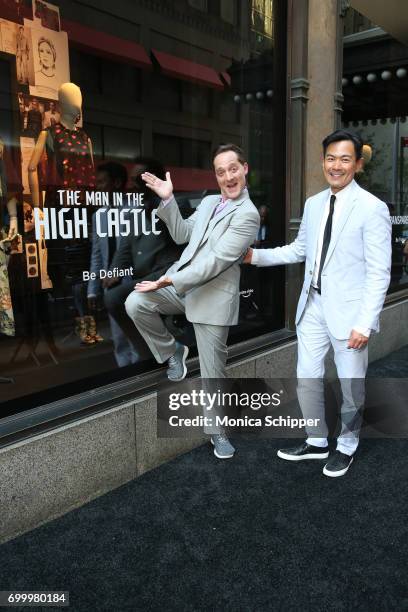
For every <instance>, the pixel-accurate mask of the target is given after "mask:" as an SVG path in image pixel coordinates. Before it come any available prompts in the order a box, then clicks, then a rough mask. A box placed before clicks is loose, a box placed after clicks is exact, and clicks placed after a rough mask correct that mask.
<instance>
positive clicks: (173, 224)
mask: <svg viewBox="0 0 408 612" xmlns="http://www.w3.org/2000/svg"><path fill="white" fill-rule="evenodd" d="M213 164H214V171H215V176H216V179H217V182H218V185H219V187H220V191H221V194H220V195H213V196H207V197H205V198H204V199H203V200H202V202H201V204H200V205H199V207H198V208H197V210H196V211H195V212H194V214H193V215H191V217H189V218H188V219H183V217H182V216H181V214H180V211H179V208H178V206H177V202H176V201H175V199H174V196H173V185H172V182H171V179H170V173H168V172H167V173H166V180H164V181H163V180H161V179H159V178H158V177H157V176H154V175H153V174H151V173H149V172H145V173H144V174H142V179H143V180H144V181H145V182H146V185H147V186H148V187H149V188H150V189H151V190H152V191H153V192H154V193H156V194H157V195H158V196H159V197H160V198H161V200H162V201H161V203H160V205H159V207H158V209H157V216H158V217H160V219H162V220H163V221H164V222H165V223H166V225H167V227H168V229H169V231H170V234H171V236H172V238H173V240H174V241H175V242H176V243H177V244H186V245H187V246H186V248H185V249H184V251H183V253H182V254H181V257H180V259H179V260H178V261H176V262H175V263H174V264H173V266H171V268H170V269H169V270H168V271H167V272H166V274H165V275H164V276H162V277H161V278H160V279H159V280H158V281H144V282H142V283H138V284H136V291H133V293H131V294H130V295H129V297H128V298H127V300H126V303H125V307H126V311H127V313H128V315H129V316H130V318H131V319H132V320H133V322H134V324H135V325H136V327H137V329H138V330H139V332H140V333H141V334H142V336H143V337H144V339H145V340H146V343H147V344H148V346H149V347H150V350H151V351H152V353H153V355H154V357H155V359H156V360H157V361H158V362H159V363H164V362H165V361H167V362H168V366H169V367H168V370H167V375H168V377H169V379H170V380H173V381H177V380H182V379H183V378H184V377H185V375H186V372H187V369H186V365H185V361H186V357H187V354H188V348H187V347H186V346H179V347H177V346H176V342H175V339H174V338H173V336H172V335H171V334H170V332H169V331H168V330H167V328H166V327H165V325H164V323H163V321H162V319H161V317H160V314H181V313H185V314H186V317H187V319H188V320H189V321H191V322H192V323H193V325H194V332H195V336H196V341H197V349H198V356H199V360H200V371H201V376H202V378H204V379H205V378H224V377H225V376H226V371H225V366H226V361H227V337H228V331H229V326H230V325H236V324H237V323H238V310H239V278H240V266H239V264H240V261H241V259H242V255H243V254H244V253H245V252H246V250H247V249H248V247H249V246H250V245H251V244H252V243H253V242H254V241H255V238H256V236H257V232H258V229H259V213H258V211H257V209H256V208H255V206H254V204H253V203H252V202H251V200H250V197H249V194H248V190H247V188H246V175H247V172H248V165H247V162H246V161H245V158H244V154H243V152H242V150H241V149H240V148H239V147H238V146H236V145H234V144H228V145H221V146H220V147H218V149H217V150H216V151H215V153H214V156H213ZM212 442H213V444H214V454H215V455H216V457H218V458H219V459H227V458H230V457H232V456H233V454H234V451H235V449H234V447H233V446H232V444H231V443H230V442H229V440H228V438H227V437H226V436H225V434H224V433H223V432H219V433H215V434H214V435H213V436H212Z"/></svg>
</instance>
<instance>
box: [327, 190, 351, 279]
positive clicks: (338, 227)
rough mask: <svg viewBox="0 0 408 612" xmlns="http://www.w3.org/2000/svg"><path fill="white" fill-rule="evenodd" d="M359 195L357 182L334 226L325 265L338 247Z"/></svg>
mask: <svg viewBox="0 0 408 612" xmlns="http://www.w3.org/2000/svg"><path fill="white" fill-rule="evenodd" d="M357 195H358V186H357V184H355V185H354V188H353V190H352V191H351V193H350V196H349V198H348V200H347V202H345V203H344V205H343V210H342V211H341V213H340V216H339V218H338V219H337V222H336V224H335V226H334V228H333V232H332V235H331V239H330V244H329V248H328V250H327V255H326V259H325V262H324V266H323V267H325V266H326V265H327V262H328V261H329V259H330V257H331V255H332V254H333V251H334V249H335V247H336V243H337V241H338V239H339V237H340V234H341V232H342V231H343V229H344V226H345V225H346V222H347V219H348V218H349V216H350V214H351V211H352V210H353V208H354V207H355V205H356V201H357Z"/></svg>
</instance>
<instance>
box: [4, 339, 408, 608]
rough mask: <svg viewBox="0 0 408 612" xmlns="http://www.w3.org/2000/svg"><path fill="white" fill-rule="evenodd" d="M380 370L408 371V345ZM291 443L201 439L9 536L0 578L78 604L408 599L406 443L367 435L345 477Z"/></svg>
mask: <svg viewBox="0 0 408 612" xmlns="http://www.w3.org/2000/svg"><path fill="white" fill-rule="evenodd" d="M404 358H405V360H404ZM391 362H393V363H394V366H395V364H396V363H397V364H398V365H397V366H395V367H394V366H393V367H394V369H392V368H391V365H390V364H391ZM391 370H392V372H391ZM370 372H371V375H375V376H389V377H397V376H399V377H401V376H408V347H405V348H404V349H402V350H401V351H397V352H396V353H394V354H393V355H392V356H391V357H388V358H387V359H385V360H381V361H379V362H377V363H376V364H373V366H372V367H371V368H370ZM291 443H293V440H292V441H291ZM284 444H285V443H282V442H281V441H279V440H264V439H257V440H250V439H237V440H236V447H237V451H238V452H237V455H236V457H235V458H234V459H233V460H232V461H224V462H221V461H218V460H217V459H216V458H215V457H214V456H213V455H212V453H211V450H210V447H209V446H207V445H206V446H202V447H201V448H198V449H196V450H194V451H193V452H190V453H188V454H186V455H184V456H182V457H179V458H178V459H176V460H175V461H172V462H170V463H168V464H166V465H164V466H162V467H160V468H157V469H155V470H153V471H151V472H149V473H147V474H145V475H144V476H142V477H140V478H138V479H137V480H135V481H133V482H131V483H129V484H127V485H125V486H123V487H121V488H120V489H117V490H116V491H113V492H111V493H109V494H107V495H104V496H103V497H101V498H99V499H97V500H95V501H93V502H91V503H89V504H87V505H86V506H84V507H82V508H80V509H78V510H75V511H73V512H70V513H69V514H67V515H65V516H64V517H62V518H60V519H57V520H55V521H53V522H51V523H49V524H47V525H45V526H43V527H41V528H39V529H36V530H34V531H32V532H31V533H28V534H26V535H24V536H21V537H19V538H17V539H15V540H13V541H11V542H8V543H6V544H3V545H2V546H0V567H1V578H0V590H9V589H13V590H17V589H26V590H34V589H46V590H69V591H70V599H71V606H70V609H71V610H74V611H77V610H78V611H82V610H89V611H100V610H101V611H102V610H107V611H112V612H116V611H117V612H122V611H127V610H143V611H150V610H151V611H156V610H157V611H160V612H161V611H173V610H174V611H177V612H178V611H184V610H185V611H199V610H208V611H216V612H218V611H224V610H227V611H241V610H242V611H260V610H268V611H269V610H272V611H281V610H282V611H285V612H291V611H294V612H295V611H309V610H310V611H313V612H315V611H317V612H320V611H322V612H326V611H327V612H329V611H330V612H331V611H336V612H337V611H338V612H351V611H353V612H354V611H355V610H356V611H357V610H358V611H365V610H367V611H368V610H373V611H375V612H383V611H384V612H390V611H403V610H407V611H408V573H407V567H408V550H407V543H408V507H407V504H408V463H407V459H406V457H407V453H408V441H407V440H362V442H361V444H360V447H359V450H358V453H357V454H356V460H355V463H354V465H353V466H352V468H351V469H350V471H349V472H348V474H347V475H346V476H345V477H343V478H338V479H330V478H327V477H325V476H323V475H322V473H321V469H322V465H321V463H320V462H317V461H316V462H312V461H310V462H303V463H300V464H295V465H293V464H290V463H288V462H284V461H279V460H278V459H277V458H276V449H277V448H279V447H280V446H282V445H284ZM38 494H39V495H41V492H40V491H39V493H38ZM20 609H22V608H20ZM26 609H27V610H28V609H29V608H26ZM37 609H38V608H37ZM42 609H44V610H45V609H46V608H42Z"/></svg>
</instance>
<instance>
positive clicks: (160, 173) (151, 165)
mask: <svg viewBox="0 0 408 612" xmlns="http://www.w3.org/2000/svg"><path fill="white" fill-rule="evenodd" d="M133 163H135V164H137V165H138V166H144V167H145V172H150V173H151V174H154V175H155V176H157V178H159V179H162V181H164V180H166V169H165V167H164V166H163V164H162V163H161V161H159V160H158V159H156V158H155V157H147V156H145V155H139V156H138V157H135V159H134V160H133Z"/></svg>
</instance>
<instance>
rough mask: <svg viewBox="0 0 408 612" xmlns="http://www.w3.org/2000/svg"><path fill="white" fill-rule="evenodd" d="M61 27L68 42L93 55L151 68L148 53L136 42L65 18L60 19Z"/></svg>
mask: <svg viewBox="0 0 408 612" xmlns="http://www.w3.org/2000/svg"><path fill="white" fill-rule="evenodd" d="M62 29H63V30H65V31H66V32H67V34H68V39H69V41H70V42H73V43H75V44H76V45H77V46H78V47H80V48H82V49H86V50H87V51H90V52H91V53H92V54H93V55H99V56H102V57H107V58H109V59H112V60H120V61H121V62H126V63H128V64H133V65H135V66H138V67H140V68H147V69H151V68H152V62H151V60H150V58H149V56H148V54H147V53H146V51H145V49H144V48H143V47H142V45H139V44H138V43H135V42H133V41H131V40H125V39H124V38H118V37H117V36H112V35H111V34H106V32H101V31H100V30H94V29H93V28H89V27H88V26H84V25H82V24H81V23H77V22H75V21H67V20H66V19H63V20H62Z"/></svg>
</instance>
